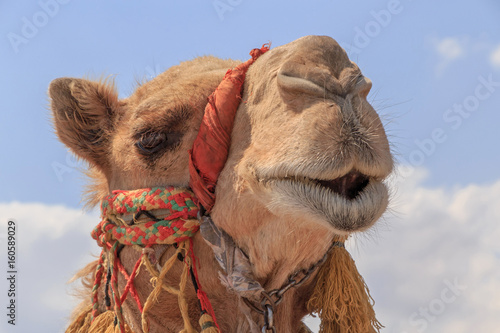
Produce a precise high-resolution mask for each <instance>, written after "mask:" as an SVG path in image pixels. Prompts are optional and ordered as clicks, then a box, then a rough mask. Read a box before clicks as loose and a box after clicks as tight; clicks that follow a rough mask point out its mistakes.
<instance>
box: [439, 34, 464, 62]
mask: <svg viewBox="0 0 500 333" xmlns="http://www.w3.org/2000/svg"><path fill="white" fill-rule="evenodd" d="M436 50H437V52H438V53H439V55H440V56H441V57H443V58H444V59H447V60H454V59H456V58H458V57H460V56H461V55H462V54H463V53H464V50H463V45H462V42H461V41H460V40H459V39H458V38H451V37H449V38H444V39H442V40H440V41H438V42H437V43H436Z"/></svg>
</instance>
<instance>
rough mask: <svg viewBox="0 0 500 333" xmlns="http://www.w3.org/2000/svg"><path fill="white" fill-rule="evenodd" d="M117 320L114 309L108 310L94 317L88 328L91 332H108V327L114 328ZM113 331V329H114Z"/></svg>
mask: <svg viewBox="0 0 500 333" xmlns="http://www.w3.org/2000/svg"><path fill="white" fill-rule="evenodd" d="M114 321H115V312H114V311H111V310H109V311H106V312H104V313H101V314H100V315H98V316H97V317H95V318H94V320H93V321H92V324H91V325H90V328H89V330H88V332H89V333H107V332H108V329H109V328H110V327H111V328H112V329H113V328H114ZM112 332H113V331H112Z"/></svg>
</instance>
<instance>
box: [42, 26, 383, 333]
mask: <svg viewBox="0 0 500 333" xmlns="http://www.w3.org/2000/svg"><path fill="white" fill-rule="evenodd" d="M236 64H237V62H235V61H232V60H220V59H217V58H213V57H201V58H197V59H194V60H192V61H189V62H184V63H182V64H180V65H178V66H175V67H172V68H170V69H169V70H167V71H166V72H165V73H163V74H161V75H160V76H158V77H157V78H156V79H154V80H153V81H151V82H148V83H146V84H144V85H142V86H140V87H139V88H138V89H137V90H136V91H135V92H134V94H133V95H132V96H130V97H129V98H127V99H124V100H118V99H117V94H116V91H115V90H114V88H113V87H112V85H109V84H107V83H105V82H101V83H99V82H90V81H86V80H81V79H68V78H63V79H57V80H54V81H53V82H52V84H51V86H50V91H49V93H50V97H51V99H52V110H53V115H54V123H55V127H56V131H57V134H58V136H59V138H60V140H61V141H62V142H63V143H65V144H66V145H67V146H68V147H69V148H71V149H72V150H73V151H74V152H75V153H76V154H77V155H78V156H80V157H82V158H84V159H86V160H87V161H88V162H89V163H90V165H91V172H90V173H91V175H93V176H94V179H95V182H94V185H93V186H92V188H91V191H90V192H89V193H91V194H90V197H91V199H90V202H91V203H92V204H95V203H97V202H98V201H99V200H100V199H101V198H102V196H103V195H105V194H108V193H110V191H112V190H115V189H120V190H131V189H137V188H144V187H149V186H162V185H163V186H164V185H174V186H187V184H188V180H189V174H188V167H187V166H188V154H187V151H188V149H189V148H190V147H191V145H192V143H193V140H194V138H195V136H196V133H197V130H198V127H199V124H200V121H201V117H202V115H203V110H204V106H205V104H206V98H207V96H208V95H209V94H210V93H211V92H212V91H213V90H214V89H215V88H216V86H217V85H218V83H219V82H220V80H221V79H222V77H223V75H224V73H225V71H226V70H227V69H228V68H231V67H234V66H235V65H236ZM370 87H371V83H370V82H369V80H367V79H364V78H363V76H362V75H361V72H360V70H359V68H358V67H357V66H356V65H355V64H354V63H352V62H351V61H349V59H348V58H347V55H346V53H345V51H344V50H343V49H341V48H340V46H338V44H337V43H336V42H335V41H334V40H333V39H331V38H329V37H317V36H309V37H304V38H301V39H299V40H297V41H295V42H292V43H290V44H287V45H284V46H281V47H278V48H275V49H272V50H271V51H269V52H268V53H266V54H265V55H263V56H262V57H261V58H259V59H258V60H257V61H256V62H255V64H253V65H252V66H251V68H250V70H249V72H248V74H247V79H246V82H245V86H244V95H243V102H242V103H241V105H240V107H239V109H238V112H237V116H236V120H235V125H234V130H233V134H232V144H231V150H230V155H229V159H228V161H227V164H226V166H225V168H224V170H223V171H222V173H221V176H220V178H219V181H218V187H217V202H216V205H215V207H214V210H213V214H212V216H213V219H214V221H215V223H216V224H217V225H218V226H219V227H221V228H223V229H224V230H225V231H227V232H228V233H229V234H230V235H231V236H232V237H233V238H234V239H235V241H236V243H237V244H238V245H239V246H240V247H241V248H242V249H243V250H244V251H245V252H246V253H247V254H248V255H249V257H250V261H251V262H252V264H253V269H254V274H255V275H256V276H257V278H258V279H259V281H260V282H261V284H262V285H263V286H264V287H265V289H266V290H270V289H273V288H279V287H280V286H281V285H283V283H284V282H285V281H286V279H287V277H288V276H289V275H290V274H291V273H293V272H295V271H297V270H298V269H302V268H307V267H309V266H310V265H311V264H313V263H315V262H316V261H318V260H319V259H320V258H321V257H322V256H323V254H324V253H325V251H326V249H327V248H328V247H329V245H330V243H331V240H332V238H333V236H334V235H335V234H343V235H345V234H349V233H351V232H354V231H361V230H365V229H367V228H369V227H370V226H372V225H373V223H374V222H375V221H376V220H377V219H378V218H379V217H380V215H381V214H382V212H383V211H384V210H385V208H386V205H387V191H386V190H385V187H384V186H383V185H382V183H381V181H382V180H383V179H384V178H385V177H387V175H388V174H389V173H390V172H391V170H392V158H391V155H390V152H389V146H388V142H387V139H386V136H385V133H384V129H383V127H382V124H381V122H380V120H379V118H378V115H377V114H376V112H375V110H373V108H372V107H371V106H370V105H369V103H368V102H367V101H366V95H367V94H368V92H369V90H370ZM157 133H162V135H163V134H166V135H167V140H170V141H168V142H172V143H173V144H172V146H167V147H166V148H164V149H163V150H162V151H161V152H159V153H158V154H154V155H152V156H144V155H141V153H140V150H139V149H138V148H137V147H136V143H137V142H138V141H141V140H142V141H141V142H143V143H147V142H148V140H152V139H151V138H155V137H156V134H157ZM352 170H356V171H358V172H360V173H362V174H364V175H366V176H367V177H368V178H369V181H370V183H369V185H368V186H367V187H366V188H365V189H364V190H363V191H362V192H360V194H359V195H358V197H357V198H356V199H352V200H349V199H346V198H344V197H342V196H341V195H339V194H334V193H333V192H331V191H327V190H326V189H325V188H322V187H321V186H319V185H318V184H317V181H316V180H321V181H324V182H330V181H333V180H334V179H337V178H338V177H341V176H343V175H345V174H347V173H348V172H349V171H352ZM96 222H97V221H96ZM194 246H195V254H196V256H197V257H198V258H199V261H200V263H201V268H200V270H199V275H200V279H201V283H202V284H203V286H204V288H205V290H206V291H207V292H208V296H209V298H210V300H211V301H212V305H213V307H214V309H215V313H216V317H217V320H218V322H219V324H220V326H221V329H222V332H247V331H248V330H249V328H248V323H247V322H246V319H245V318H244V316H243V314H241V313H239V312H238V311H237V309H238V302H239V301H238V297H237V296H236V295H234V294H231V293H229V292H228V291H227V290H226V289H225V288H224V287H223V286H222V285H221V284H220V283H219V280H218V277H217V272H218V270H219V267H218V264H217V263H216V261H215V260H214V258H213V255H212V253H211V250H210V249H209V248H208V246H207V245H206V244H205V242H204V240H203V239H202V237H201V236H200V234H197V235H196V237H195V238H194ZM171 253H172V250H169V251H167V253H166V254H165V255H164V259H165V258H168V257H169V256H170V255H171ZM138 256H139V254H138V253H137V252H136V251H135V250H133V249H132V248H125V249H124V250H123V251H122V253H121V259H122V262H123V263H124V266H125V267H127V269H128V270H130V269H131V267H132V266H133V264H134V262H135V260H136V259H137V258H138ZM181 269H182V264H181V263H177V264H176V266H175V267H174V271H173V272H172V273H171V274H169V276H170V277H171V280H169V283H172V284H176V283H177V282H178V277H179V276H180V272H181ZM149 279H150V277H149V274H148V273H147V271H146V270H141V272H140V274H139V276H138V277H137V280H136V285H137V289H138V292H139V295H140V298H141V300H142V302H144V301H145V299H146V297H147V295H148V294H149V293H150V292H151V285H150V283H149ZM119 284H120V285H121V286H122V287H123V286H124V281H123V279H120V280H119ZM312 287H313V281H311V282H309V283H307V284H305V285H304V286H301V287H300V288H297V289H292V290H290V291H289V292H287V294H286V295H285V297H284V300H283V302H282V303H281V304H280V305H279V307H278V310H277V313H276V316H275V321H276V327H277V329H278V331H279V332H292V333H293V332H298V331H299V328H300V326H301V325H300V321H301V319H302V317H303V316H304V315H305V314H307V310H306V307H305V303H306V301H307V299H308V298H309V296H310V293H311V290H312ZM188 289H189V288H188ZM188 303H189V309H190V316H191V318H192V322H193V324H194V325H196V324H195V323H196V320H197V318H198V315H199V313H198V310H197V304H196V296H195V294H194V291H193V290H191V289H189V294H188ZM124 314H125V318H126V320H127V322H128V323H129V325H130V326H131V328H132V329H134V330H136V331H138V332H139V331H140V329H139V327H140V314H139V313H138V310H137V309H136V308H135V307H134V304H133V303H132V302H131V301H127V303H126V305H125V309H124ZM151 320H152V322H151V324H152V325H151V326H152V330H151V331H152V332H160V331H162V332H178V331H179V330H181V329H182V320H181V317H180V312H179V310H178V306H177V300H176V298H175V297H172V296H171V295H168V294H166V293H164V294H162V296H161V297H160V298H159V300H158V304H157V305H156V306H155V307H154V310H153V314H152V316H151ZM254 320H255V321H256V322H257V323H258V324H260V325H262V318H261V317H260V316H258V315H255V314H254Z"/></svg>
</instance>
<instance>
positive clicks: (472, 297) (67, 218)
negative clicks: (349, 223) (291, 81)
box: [0, 169, 500, 333]
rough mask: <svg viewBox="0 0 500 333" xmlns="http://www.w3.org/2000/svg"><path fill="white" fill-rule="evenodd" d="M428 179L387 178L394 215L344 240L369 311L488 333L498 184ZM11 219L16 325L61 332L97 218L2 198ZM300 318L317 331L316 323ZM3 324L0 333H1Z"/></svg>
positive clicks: (403, 327) (492, 326) (416, 324)
mask: <svg viewBox="0 0 500 333" xmlns="http://www.w3.org/2000/svg"><path fill="white" fill-rule="evenodd" d="M426 175H427V172H426V171H425V170H423V169H416V170H415V172H413V173H412V175H411V176H410V177H409V178H407V179H400V178H399V179H398V178H396V179H393V180H392V182H391V183H392V184H393V186H396V187H397V191H395V192H396V197H395V198H394V200H393V205H392V209H393V211H394V212H393V213H391V215H388V216H386V217H385V218H384V219H383V220H382V221H381V222H380V223H379V224H378V227H377V229H376V230H375V231H374V232H372V233H371V234H370V236H363V235H359V236H357V237H356V238H355V239H354V240H353V241H352V242H351V244H350V247H349V248H350V250H351V253H352V255H353V257H354V258H355V259H356V263H357V265H358V268H359V270H360V272H361V273H362V275H363V276H364V277H365V279H366V281H367V283H368V285H369V286H370V290H371V292H372V295H373V296H374V298H375V300H376V305H375V310H376V311H377V314H378V317H379V319H380V320H381V322H382V323H383V324H384V325H385V326H386V329H385V330H384V331H387V332H407V333H413V332H418V331H419V330H420V331H421V332H493V331H495V330H496V329H497V324H498V323H497V322H496V319H495V318H497V315H498V313H500V300H499V299H498V297H497V296H498V295H499V294H500V285H499V284H498V281H499V280H500V269H499V267H500V246H499V245H498V244H499V243H498V239H500V228H498V221H500V207H499V206H498V202H500V180H499V181H497V182H495V183H493V184H488V185H469V186H467V187H462V188H453V189H443V188H429V187H426V186H423V185H422V182H423V180H425V177H426ZM9 217H13V218H16V220H17V223H18V225H19V229H18V230H19V232H18V240H19V243H18V244H19V256H18V258H19V281H18V286H22V288H20V294H19V298H18V302H19V306H20V311H19V326H18V327H19V329H20V331H23V332H24V331H26V332H30V331H37V332H57V331H62V330H63V328H64V327H65V325H66V319H67V317H68V316H69V314H70V312H71V309H72V308H73V306H74V304H75V301H74V300H73V299H72V298H71V297H70V296H68V290H69V289H70V287H69V286H68V285H67V284H66V281H67V280H68V279H69V278H70V277H71V276H72V275H73V274H74V272H76V271H77V270H78V269H79V268H81V267H83V266H84V265H85V264H86V263H87V262H89V261H91V260H93V257H91V255H90V254H91V253H93V254H97V253H98V251H99V249H98V247H97V245H96V244H95V242H94V241H93V240H92V239H91V238H90V236H89V232H90V230H91V229H92V228H93V226H94V225H96V224H97V223H98V221H99V218H98V214H97V213H92V214H89V215H84V214H82V213H81V211H80V210H78V209H70V208H67V207H63V206H47V205H43V204H29V203H3V204H0V220H1V221H6V220H7V219H8V218H9ZM2 223H4V222H2ZM0 231H1V232H2V233H5V226H4V225H3V224H2V230H0ZM4 237H5V235H4ZM2 244H4V239H2ZM2 247H3V248H5V247H4V245H2ZM1 283H2V285H1V286H0V288H1V290H6V289H5V287H6V286H5V285H4V284H5V282H1ZM453 283H457V284H458V285H460V286H466V288H465V289H464V290H459V291H458V294H457V295H455V294H453V293H450V291H449V290H448V291H447V290H446V289H447V288H448V289H449V284H453ZM443 293H444V295H445V300H446V302H445V301H444V300H443ZM452 298H453V301H449V300H450V299H452ZM4 299H5V298H4ZM448 301H449V302H448ZM426 309H427V310H426ZM421 311H427V314H426V315H427V316H428V318H429V319H426V317H425V315H423V314H422V313H424V312H421ZM308 323H312V325H311V326H312V327H316V329H317V326H316V324H317V319H312V320H308ZM5 325H6V324H5V322H2V324H0V331H5V330H7V331H8V329H7V327H6V326H5ZM40 327H43V328H44V329H43V330H40Z"/></svg>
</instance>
